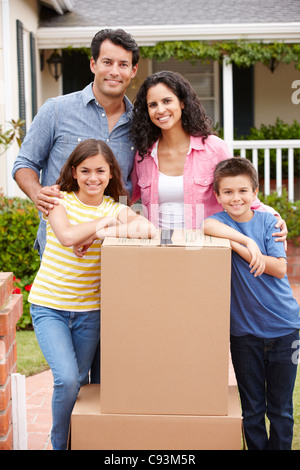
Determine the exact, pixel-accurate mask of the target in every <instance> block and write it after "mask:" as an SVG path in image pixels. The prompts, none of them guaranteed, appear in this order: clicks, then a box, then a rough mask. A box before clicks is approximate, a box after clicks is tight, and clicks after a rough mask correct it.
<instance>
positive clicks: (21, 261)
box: [0, 194, 40, 328]
mask: <svg viewBox="0 0 300 470" xmlns="http://www.w3.org/2000/svg"><path fill="white" fill-rule="evenodd" d="M38 225H39V217H38V212H37V210H36V208H35V206H34V204H33V203H32V202H31V201H30V200H28V199H22V198H7V197H5V196H4V195H3V194H0V271H4V272H13V273H14V276H15V293H22V294H23V315H22V317H21V319H20V320H19V323H18V326H19V327H20V328H25V327H27V326H28V325H31V317H30V313H29V304H28V302H27V298H28V294H29V291H30V286H31V284H32V282H33V280H34V278H35V275H36V273H37V271H38V268H39V265H40V257H39V254H38V252H37V250H34V249H33V245H34V240H35V237H36V233H37V229H38Z"/></svg>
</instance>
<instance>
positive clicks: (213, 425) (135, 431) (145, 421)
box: [70, 384, 242, 450]
mask: <svg viewBox="0 0 300 470" xmlns="http://www.w3.org/2000/svg"><path fill="white" fill-rule="evenodd" d="M227 395H228V415H227V416H183V415H177V416H174V415H136V414H103V413H101V411H100V385H95V384H89V385H85V386H84V387H82V388H81V390H80V392H79V396H78V399H77V402H76V404H75V407H74V410H73V413H72V416H71V433H70V435H71V438H70V447H71V450H153V449H156V450H165V449H168V450H182V449H185V450H240V449H241V443H242V433H241V426H242V418H241V411H240V402H239V397H238V392H237V387H236V386H230V387H229V388H228V389H227Z"/></svg>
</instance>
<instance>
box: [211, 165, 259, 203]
mask: <svg viewBox="0 0 300 470" xmlns="http://www.w3.org/2000/svg"><path fill="white" fill-rule="evenodd" d="M239 175H247V176H249V178H250V181H251V185H252V189H253V191H255V190H256V188H258V174H257V171H256V170H255V168H254V166H253V165H252V163H251V162H250V161H249V160H247V158H242V157H232V158H228V159H227V160H223V161H222V162H219V163H218V164H217V165H216V168H215V172H214V183H213V188H214V191H215V192H216V193H217V194H219V188H220V181H221V179H222V178H226V177H227V176H239Z"/></svg>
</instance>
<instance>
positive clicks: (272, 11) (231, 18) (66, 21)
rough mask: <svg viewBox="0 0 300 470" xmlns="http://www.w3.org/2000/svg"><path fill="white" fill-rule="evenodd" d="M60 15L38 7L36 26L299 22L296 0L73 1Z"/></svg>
mask: <svg viewBox="0 0 300 470" xmlns="http://www.w3.org/2000/svg"><path fill="white" fill-rule="evenodd" d="M71 5H72V8H71V11H65V13H64V14H63V15H61V14H59V15H58V14H57V13H56V12H55V11H54V10H53V9H52V10H51V9H49V8H46V7H43V8H42V9H41V16H40V27H53V26H56V27H69V28H70V27H78V26H80V27H84V26H85V27H86V26H96V27H97V28H99V29H100V28H101V27H102V26H104V25H105V26H116V25H123V26H137V25H151V24H152V25H184V24H185V25H190V24H224V23H229V24H235V23H238V24H240V23H291V22H299V23H300V7H299V0H284V2H283V1H282V0H264V1H263V2H262V1H261V0H210V1H209V2H208V1H207V0H164V1H163V2H158V1H155V0H150V1H149V0H140V1H137V0H111V1H109V2H105V1H103V0H102V1H101V0H100V1H99V0H84V1H82V0H73V1H72V2H71Z"/></svg>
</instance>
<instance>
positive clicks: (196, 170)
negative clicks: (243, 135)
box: [131, 71, 287, 238]
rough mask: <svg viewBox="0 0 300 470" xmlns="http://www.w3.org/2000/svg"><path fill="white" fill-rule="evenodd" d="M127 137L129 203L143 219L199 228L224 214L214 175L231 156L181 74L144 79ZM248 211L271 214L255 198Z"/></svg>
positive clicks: (163, 74) (283, 235)
mask: <svg viewBox="0 0 300 470" xmlns="http://www.w3.org/2000/svg"><path fill="white" fill-rule="evenodd" d="M131 133H132V141H133V143H134V144H135V146H136V148H137V153H136V156H135V162H134V168H133V172H132V184H133V194H132V202H133V203H134V202H136V201H137V200H138V199H139V198H141V200H142V204H143V210H144V215H145V217H147V218H148V219H149V220H151V221H152V222H153V223H154V225H155V226H157V227H162V228H165V229H168V228H200V226H201V223H202V221H203V219H204V218H206V217H209V216H210V215H212V214H214V213H215V212H220V211H222V206H221V205H220V204H219V203H218V201H217V200H216V198H215V196H214V192H213V172H214V169H215V166H216V164H217V163H218V162H220V161H222V160H226V159H228V158H231V156H232V155H231V154H230V152H229V149H228V147H227V145H226V143H225V142H224V141H223V140H221V139H220V138H219V137H217V136H215V135H214V134H213V130H212V122H211V120H210V118H209V117H208V116H207V115H206V114H205V110H204V109H203V107H202V105H201V102H200V100H199V98H198V97H197V95H196V93H195V91H194V90H193V88H192V87H191V85H190V84H189V82H188V81H187V80H186V79H185V78H184V77H183V76H181V75H180V74H178V73H176V72H172V71H163V72H158V73H155V74H153V75H150V76H149V77H147V78H146V80H145V81H144V83H143V84H142V86H141V88H140V90H139V92H138V94H137V97H136V100H135V104H134V110H133V121H132V130H131ZM252 208H253V209H254V208H256V209H257V208H259V209H261V210H269V211H270V210H272V209H270V208H269V209H266V206H263V204H262V203H261V202H260V201H259V200H258V199H257V198H256V200H255V201H254V203H253V206H252ZM272 211H273V210H272ZM273 212H274V211H273ZM279 223H280V225H282V232H281V233H280V234H278V233H276V236H277V237H278V236H281V237H284V238H286V234H287V230H286V226H285V222H284V221H282V220H280V221H279Z"/></svg>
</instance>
